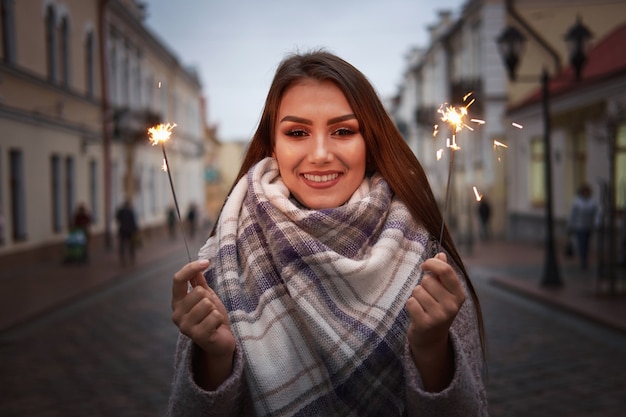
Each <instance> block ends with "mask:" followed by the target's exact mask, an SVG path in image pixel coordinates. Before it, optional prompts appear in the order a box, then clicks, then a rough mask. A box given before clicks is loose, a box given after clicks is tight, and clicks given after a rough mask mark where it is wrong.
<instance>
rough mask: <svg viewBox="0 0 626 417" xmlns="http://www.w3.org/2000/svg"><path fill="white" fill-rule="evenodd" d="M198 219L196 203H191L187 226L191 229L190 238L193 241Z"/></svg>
mask: <svg viewBox="0 0 626 417" xmlns="http://www.w3.org/2000/svg"><path fill="white" fill-rule="evenodd" d="M197 217H198V209H197V207H196V203H191V204H190V205H189V210H188V211H187V226H188V228H189V238H190V239H193V237H194V236H195V234H196V226H197V225H196V222H197Z"/></svg>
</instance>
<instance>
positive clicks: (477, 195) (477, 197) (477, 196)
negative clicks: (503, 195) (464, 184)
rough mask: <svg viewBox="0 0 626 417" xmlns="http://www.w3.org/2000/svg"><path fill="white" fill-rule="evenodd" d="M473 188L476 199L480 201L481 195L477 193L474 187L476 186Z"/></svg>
mask: <svg viewBox="0 0 626 417" xmlns="http://www.w3.org/2000/svg"><path fill="white" fill-rule="evenodd" d="M473 188H474V195H475V196H476V201H480V200H482V199H483V195H482V194H479V193H478V190H477V189H476V187H473Z"/></svg>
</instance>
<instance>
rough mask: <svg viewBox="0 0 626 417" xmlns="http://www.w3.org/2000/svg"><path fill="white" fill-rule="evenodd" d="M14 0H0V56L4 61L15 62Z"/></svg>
mask: <svg viewBox="0 0 626 417" xmlns="http://www.w3.org/2000/svg"><path fill="white" fill-rule="evenodd" d="M14 1H15V0H1V1H0V25H1V28H2V57H3V60H4V62H7V63H9V64H14V63H15V6H14Z"/></svg>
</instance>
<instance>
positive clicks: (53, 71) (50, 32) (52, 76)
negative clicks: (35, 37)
mask: <svg viewBox="0 0 626 417" xmlns="http://www.w3.org/2000/svg"><path fill="white" fill-rule="evenodd" d="M55 26H56V16H55V13H54V7H52V6H48V9H47V10H46V57H47V59H48V80H50V81H51V82H53V83H54V82H56V80H57V56H56V43H57V35H56V30H55Z"/></svg>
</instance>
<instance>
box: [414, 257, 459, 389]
mask: <svg viewBox="0 0 626 417" xmlns="http://www.w3.org/2000/svg"><path fill="white" fill-rule="evenodd" d="M422 270H423V271H424V276H423V277H422V281H421V282H420V284H419V285H417V286H416V287H415V288H414V289H413V292H412V293H411V297H410V298H409V300H408V301H407V303H406V308H407V311H408V313H409V317H410V318H411V324H410V325H409V329H408V334H407V336H408V339H409V346H410V348H411V354H412V355H413V360H414V361H415V365H416V366H417V368H418V370H419V371H420V375H421V376H422V382H423V384H424V388H425V389H426V390H427V391H433V392H434V391H441V390H442V389H444V388H445V387H447V386H448V384H449V383H450V381H451V380H452V376H453V373H454V363H453V358H452V349H451V347H450V344H449V340H448V333H449V331H450V326H451V325H452V322H453V321H454V318H455V317H456V315H457V313H458V312H459V310H460V309H461V306H462V305H463V303H464V302H465V298H466V295H465V291H464V289H463V286H462V285H461V282H460V281H459V278H458V277H457V275H456V273H455V272H454V269H453V268H452V266H450V265H449V264H448V263H447V258H446V255H445V254H444V253H438V254H437V255H436V256H435V257H434V258H431V259H427V260H426V261H424V263H423V264H422Z"/></svg>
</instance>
